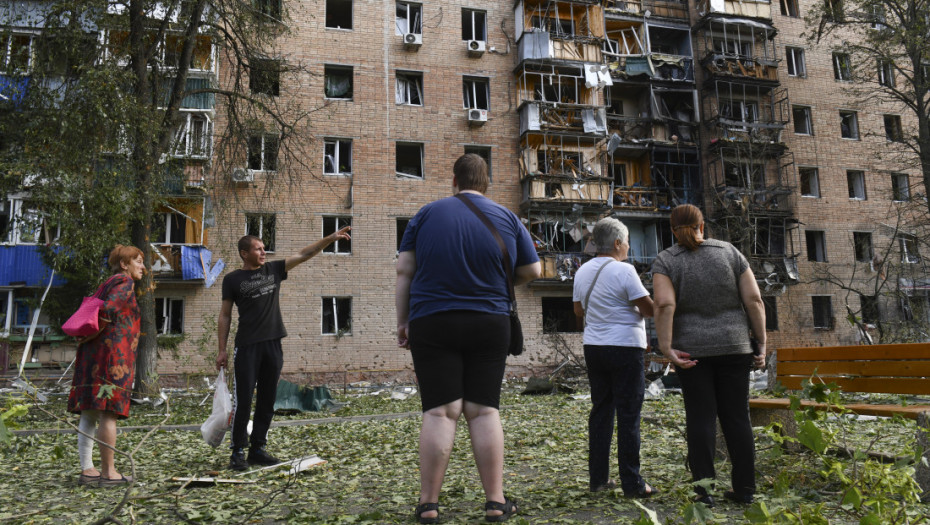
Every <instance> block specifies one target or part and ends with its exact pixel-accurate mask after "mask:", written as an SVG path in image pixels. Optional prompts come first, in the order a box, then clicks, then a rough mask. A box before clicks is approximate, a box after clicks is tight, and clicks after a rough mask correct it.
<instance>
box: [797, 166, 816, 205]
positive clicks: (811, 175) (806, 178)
mask: <svg viewBox="0 0 930 525" xmlns="http://www.w3.org/2000/svg"><path fill="white" fill-rule="evenodd" d="M798 177H799V178H800V179H801V195H802V196H803V197H817V198H820V173H819V170H818V169H817V168H798Z"/></svg>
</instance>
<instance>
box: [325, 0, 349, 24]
mask: <svg viewBox="0 0 930 525" xmlns="http://www.w3.org/2000/svg"><path fill="white" fill-rule="evenodd" d="M326 27H328V28H330V29H352V0H326Z"/></svg>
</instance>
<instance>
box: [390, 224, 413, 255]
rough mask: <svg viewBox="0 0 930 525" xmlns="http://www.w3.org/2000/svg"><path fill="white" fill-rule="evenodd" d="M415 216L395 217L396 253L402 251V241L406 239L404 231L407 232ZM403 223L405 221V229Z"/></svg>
mask: <svg viewBox="0 0 930 525" xmlns="http://www.w3.org/2000/svg"><path fill="white" fill-rule="evenodd" d="M412 218H413V217H395V218H394V235H395V236H396V237H397V239H396V240H397V242H396V244H395V246H396V248H397V249H396V253H400V243H401V242H403V240H404V233H406V232H407V226H408V225H409V224H410V219H412ZM401 223H403V229H401Z"/></svg>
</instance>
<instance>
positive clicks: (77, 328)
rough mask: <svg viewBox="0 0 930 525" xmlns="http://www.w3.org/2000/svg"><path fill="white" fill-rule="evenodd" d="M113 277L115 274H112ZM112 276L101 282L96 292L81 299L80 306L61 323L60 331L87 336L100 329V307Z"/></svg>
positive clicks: (75, 335)
mask: <svg viewBox="0 0 930 525" xmlns="http://www.w3.org/2000/svg"><path fill="white" fill-rule="evenodd" d="M114 277H115V276H114ZM114 277H111V278H110V279H109V280H108V281H107V282H105V283H103V285H101V286H100V288H98V289H97V292H96V293H94V295H92V296H90V297H85V298H84V300H83V301H81V306H80V307H79V308H78V309H77V311H76V312H74V314H73V315H72V316H71V317H69V318H68V320H67V321H65V324H63V325H61V331H62V332H64V333H66V334H68V335H72V336H74V337H87V336H89V335H95V334H96V333H98V332H99V331H100V307H101V306H103V300H102V299H100V298H101V297H102V296H103V295H104V290H105V289H107V288H109V285H110V283H111V282H112V281H113V279H114Z"/></svg>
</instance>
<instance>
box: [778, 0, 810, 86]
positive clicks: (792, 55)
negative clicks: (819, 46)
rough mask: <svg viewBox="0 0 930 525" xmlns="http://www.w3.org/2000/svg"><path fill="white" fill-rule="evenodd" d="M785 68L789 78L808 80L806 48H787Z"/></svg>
mask: <svg viewBox="0 0 930 525" xmlns="http://www.w3.org/2000/svg"><path fill="white" fill-rule="evenodd" d="M782 1H784V0H782ZM785 67H786V69H787V70H788V76H789V77H796V78H807V61H806V58H805V53H804V48H801V47H794V46H785Z"/></svg>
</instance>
